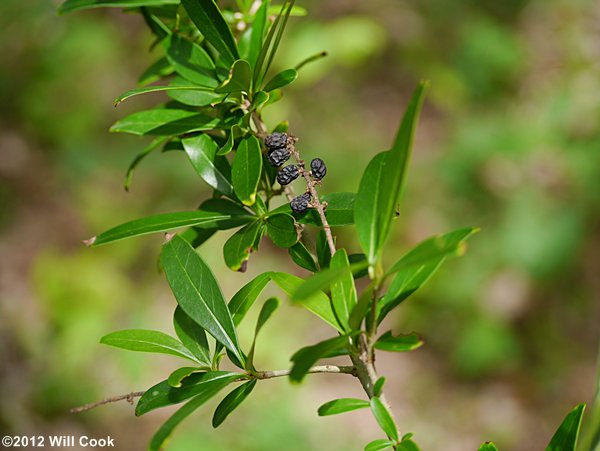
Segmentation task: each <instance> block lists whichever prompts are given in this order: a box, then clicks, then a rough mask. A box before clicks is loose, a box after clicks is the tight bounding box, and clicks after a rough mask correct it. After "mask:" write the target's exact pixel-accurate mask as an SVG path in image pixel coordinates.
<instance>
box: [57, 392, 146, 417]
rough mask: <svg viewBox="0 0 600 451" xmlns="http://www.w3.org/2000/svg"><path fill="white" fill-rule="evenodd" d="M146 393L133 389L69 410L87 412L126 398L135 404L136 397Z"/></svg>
mask: <svg viewBox="0 0 600 451" xmlns="http://www.w3.org/2000/svg"><path fill="white" fill-rule="evenodd" d="M143 394H144V392H143V391H132V392H131V393H127V394H124V395H117V396H111V397H110V398H106V399H102V400H101V401H96V402H93V403H90V404H85V405H83V406H79V407H74V408H72V409H71V410H69V412H71V413H81V412H86V411H88V410H92V409H95V408H96V407H100V406H103V405H104V404H110V403H113V402H118V401H123V400H126V401H127V402H128V403H129V404H133V399H134V398H139V397H140V396H142V395H143Z"/></svg>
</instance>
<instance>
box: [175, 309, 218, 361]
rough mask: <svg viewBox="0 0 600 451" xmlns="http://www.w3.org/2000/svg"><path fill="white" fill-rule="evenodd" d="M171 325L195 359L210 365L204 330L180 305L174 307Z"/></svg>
mask: <svg viewBox="0 0 600 451" xmlns="http://www.w3.org/2000/svg"><path fill="white" fill-rule="evenodd" d="M173 327H174V328H175V333H176V334H177V337H178V338H179V339H180V340H181V343H183V345H184V346H185V347H186V348H187V349H188V350H189V351H190V352H191V353H192V354H193V355H194V357H196V360H197V361H198V362H200V363H201V364H203V365H205V366H208V367H210V365H211V357H210V349H209V347H208V341H207V339H206V332H204V329H202V328H201V327H200V325H198V323H196V322H195V321H194V320H193V319H192V318H190V317H189V316H188V315H187V314H186V313H185V312H184V311H183V309H182V308H181V307H180V306H177V308H176V309H175V313H174V315H173Z"/></svg>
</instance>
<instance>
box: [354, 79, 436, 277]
mask: <svg viewBox="0 0 600 451" xmlns="http://www.w3.org/2000/svg"><path fill="white" fill-rule="evenodd" d="M425 87H426V83H421V84H420V85H419V87H418V88H417V89H416V91H415V93H414V95H413V97H412V100H411V102H410V104H409V106H408V108H407V110H406V113H405V114H404V118H403V119H402V123H401V124H400V128H399V130H398V134H397V136H396V140H395V142H394V145H393V146H392V149H391V150H390V151H388V152H382V153H379V154H377V155H376V156H375V157H374V158H373V159H372V160H371V162H370V163H369V165H368V166H367V169H366V170H365V172H364V173H363V176H362V179H361V181H360V187H359V190H358V194H357V197H356V204H355V220H356V231H357V233H358V238H359V242H360V245H361V247H362V248H363V250H364V251H365V254H366V255H367V258H368V260H369V265H370V266H371V267H374V266H376V264H377V262H378V260H379V258H380V255H381V251H382V249H383V245H384V244H385V240H386V238H387V236H388V234H389V230H390V225H391V222H392V220H393V219H394V217H395V212H396V204H397V202H398V199H399V196H400V191H401V189H402V184H403V181H404V174H405V172H406V167H407V164H408V160H409V156H410V151H411V147H412V141H413V133H414V129H415V125H416V122H417V118H418V115H419V111H420V109H421V104H422V101H423V94H424V92H425ZM372 277H374V274H372Z"/></svg>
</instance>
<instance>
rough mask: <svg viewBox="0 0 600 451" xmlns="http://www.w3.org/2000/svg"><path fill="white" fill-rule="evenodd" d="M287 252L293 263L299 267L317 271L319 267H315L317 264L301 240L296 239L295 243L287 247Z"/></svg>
mask: <svg viewBox="0 0 600 451" xmlns="http://www.w3.org/2000/svg"><path fill="white" fill-rule="evenodd" d="M288 253H289V254H290V257H291V258H292V260H293V261H294V263H296V264H297V265H298V266H300V267H301V268H304V269H306V270H308V271H311V272H317V271H318V270H319V268H317V264H316V263H315V259H314V257H313V256H312V254H311V253H310V252H309V251H308V249H307V248H306V246H305V245H304V244H302V242H301V241H298V242H297V243H296V244H294V245H293V246H292V247H290V248H289V249H288Z"/></svg>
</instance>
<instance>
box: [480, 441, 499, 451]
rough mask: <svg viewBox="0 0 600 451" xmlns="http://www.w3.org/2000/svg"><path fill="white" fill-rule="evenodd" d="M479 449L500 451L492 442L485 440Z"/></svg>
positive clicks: (481, 450) (482, 450)
mask: <svg viewBox="0 0 600 451" xmlns="http://www.w3.org/2000/svg"><path fill="white" fill-rule="evenodd" d="M479 451H498V448H496V445H494V444H493V443H492V442H485V443H482V444H481V446H480V447H479Z"/></svg>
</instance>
